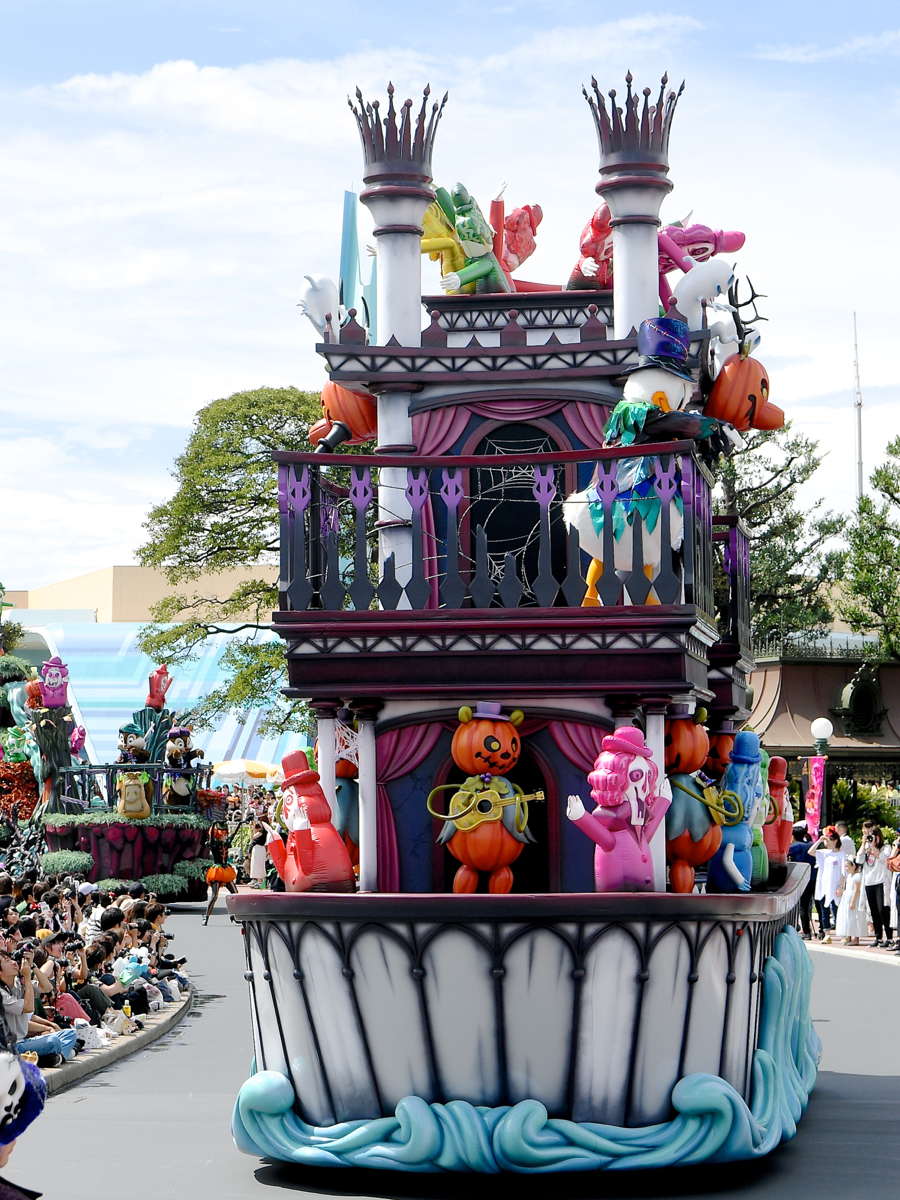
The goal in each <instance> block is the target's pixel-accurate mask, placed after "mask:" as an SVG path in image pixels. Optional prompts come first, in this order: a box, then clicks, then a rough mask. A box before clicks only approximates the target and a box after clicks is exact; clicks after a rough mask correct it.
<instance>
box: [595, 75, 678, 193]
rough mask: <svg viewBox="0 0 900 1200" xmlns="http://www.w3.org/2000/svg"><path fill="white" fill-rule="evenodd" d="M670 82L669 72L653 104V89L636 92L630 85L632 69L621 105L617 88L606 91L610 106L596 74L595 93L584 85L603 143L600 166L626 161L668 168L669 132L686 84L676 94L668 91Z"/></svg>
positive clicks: (598, 134)
mask: <svg viewBox="0 0 900 1200" xmlns="http://www.w3.org/2000/svg"><path fill="white" fill-rule="evenodd" d="M668 82H669V76H668V73H666V74H664V75H663V77H662V81H661V85H660V90H659V98H658V99H657V102H656V104H651V103H650V102H649V101H650V96H651V89H650V88H644V89H643V90H642V91H641V92H640V93H639V92H637V91H633V90H632V86H631V85H632V84H633V83H634V76H633V75H632V73H631V71H627V72H626V74H625V84H626V87H627V95H626V97H625V98H624V101H623V104H622V105H621V107H620V106H618V105H617V104H616V95H617V92H616V89H615V88H610V89H609V92H608V93H607V95H608V96H609V100H610V104H609V106H608V107H607V103H606V100H605V98H604V96H603V94H602V92H601V91H600V87H599V85H598V83H597V80H596V79H595V78H594V76H593V75H592V76H591V88H592V89H593V93H594V94H593V95H591V94H590V93H589V92H588V90H587V88H585V87H584V86H582V89H581V91H582V94H583V95H584V98H585V100H587V102H588V104H589V105H590V109H591V115H592V116H593V118H594V125H595V127H596V130H597V138H598V141H599V143H600V166H601V169H602V168H603V167H604V166H614V165H616V164H617V163H620V162H625V161H631V162H633V163H639V162H643V163H647V164H651V163H652V164H654V165H655V166H657V167H662V168H663V169H664V170H666V171H667V170H668V169H669V134H670V132H671V128H672V118H673V116H674V113H675V106H676V104H677V103H678V98H679V97H680V96H681V93H682V92H683V91H684V84H683V83H682V85H681V87H680V88H679V90H678V92H677V93H676V92H672V91H670V92H668V93H666V85H667V83H668ZM641 96H643V104H641ZM612 156H615V157H614V158H613V157H612Z"/></svg>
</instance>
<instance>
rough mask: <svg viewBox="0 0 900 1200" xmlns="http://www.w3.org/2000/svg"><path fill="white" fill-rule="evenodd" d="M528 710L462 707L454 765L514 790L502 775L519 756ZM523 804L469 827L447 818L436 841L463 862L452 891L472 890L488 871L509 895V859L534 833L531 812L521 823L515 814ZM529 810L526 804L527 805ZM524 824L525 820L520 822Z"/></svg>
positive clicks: (498, 889)
mask: <svg viewBox="0 0 900 1200" xmlns="http://www.w3.org/2000/svg"><path fill="white" fill-rule="evenodd" d="M524 719H525V716H524V713H522V712H520V711H519V710H516V711H515V712H513V713H512V714H511V715H510V716H509V718H506V717H504V716H503V715H502V711H501V708H500V705H499V704H487V703H484V702H480V703H479V704H478V705H477V707H476V709H475V712H474V713H473V712H472V710H471V708H468V707H463V708H461V709H460V710H459V720H460V726H459V728H458V729H457V730H456V733H454V735H453V742H452V744H451V746H450V753H451V754H452V755H453V761H454V762H455V763H456V765H457V766H458V767H459V768H460V769H461V770H463V771H465V772H466V774H467V775H469V776H480V777H481V780H482V782H484V783H485V785H488V784H489V785H490V787H492V788H494V789H496V790H498V791H500V792H502V793H503V794H504V795H506V794H507V792H509V793H510V794H512V792H513V790H514V788H513V785H512V784H511V783H510V782H509V781H508V780H506V779H504V778H503V773H504V772H505V771H509V770H512V768H513V767H514V766H515V765H516V763H517V762H518V761H519V754H520V753H521V750H522V739H521V738H520V737H519V734H518V733H517V726H518V725H521V723H522V721H524ZM519 812H520V808H519V805H518V804H516V805H512V804H509V805H506V806H504V807H503V808H502V816H501V818H500V819H499V820H486V821H484V822H482V823H480V824H478V825H476V826H474V827H473V828H471V829H459V828H457V827H456V825H455V824H454V822H453V821H446V822H445V824H444V828H443V830H442V831H441V835H440V837H439V838H438V842H439V843H441V844H444V845H446V846H447V849H448V850H449V851H450V853H451V854H452V855H453V857H454V858H456V859H458V860H459V861H460V862H461V863H462V866H461V867H460V868H459V870H458V871H457V872H456V875H455V876H454V878H453V890H454V892H474V891H475V889H476V888H477V887H478V872H479V871H486V872H488V874H489V875H490V878H489V880H488V891H490V892H491V893H493V894H499V895H505V894H506V893H507V892H509V891H510V890H511V888H512V885H513V873H512V870H511V866H510V864H511V863H514V862H515V861H516V859H517V858H518V857H519V855H520V854H521V853H522V851H523V849H524V848H525V844H526V843H527V842H533V841H534V838H533V837H532V835H531V834H530V833H529V831H528V823H527V817H526V820H525V823H524V825H522V828H519V827H518V824H517V820H516V815H517V813H519ZM526 812H527V809H526ZM519 824H521V822H519Z"/></svg>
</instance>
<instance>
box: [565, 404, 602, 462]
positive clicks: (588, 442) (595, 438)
mask: <svg viewBox="0 0 900 1200" xmlns="http://www.w3.org/2000/svg"><path fill="white" fill-rule="evenodd" d="M563 416H564V417H565V418H566V420H567V421H568V423H569V428H570V429H571V430H572V432H573V433H574V434H575V436H576V437H577V438H578V440H579V441H581V442H584V444H585V446H587V447H588V449H590V450H599V449H600V448H601V446H602V445H603V426H604V425H605V424H606V418H607V417H608V416H609V408H608V407H607V406H605V405H603V404H590V403H588V401H586V400H576V401H575V403H574V404H567V405H566V408H565V412H564V413H563Z"/></svg>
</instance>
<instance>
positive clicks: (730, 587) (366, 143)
mask: <svg viewBox="0 0 900 1200" xmlns="http://www.w3.org/2000/svg"><path fill="white" fill-rule="evenodd" d="M666 82H667V81H666V79H665V78H664V79H663V85H662V88H661V89H660V92H659V96H658V99H657V100H656V101H655V103H654V102H653V99H652V97H651V93H650V89H645V90H644V91H643V93H642V94H641V93H638V92H636V91H634V90H633V89H632V80H631V76H630V75H629V76H628V77H627V80H626V87H627V91H626V94H625V95H624V96H621V97H620V98H617V97H616V93H615V91H610V92H609V98H608V99H607V97H605V96H604V95H602V93H601V92H600V90H599V88H598V87H597V85H596V83H594V84H593V85H592V90H591V92H587V91H585V93H584V94H585V98H586V99H587V101H588V104H589V111H590V112H591V114H592V117H593V121H594V124H595V128H596V131H597V135H598V139H599V143H600V181H599V183H598V185H597V192H598V193H599V195H600V198H601V204H600V206H599V208H597V209H596V211H595V212H594V214H593V216H591V218H590V220H589V221H588V222H587V224H586V226H585V228H584V231H583V232H582V234H581V240H580V243H577V242H576V239H575V237H574V236H573V258H577V262H576V265H575V267H574V268H573V269H572V271H571V274H570V276H569V278H568V283H567V285H563V284H560V285H554V284H552V283H551V284H539V283H527V284H520V282H519V280H518V276H517V275H516V274H515V272H516V271H517V270H518V268H519V266H520V264H521V262H522V261H524V259H525V258H527V256H528V253H529V252H530V249H531V248H533V244H534V237H535V234H536V232H537V227H538V224H539V223H540V220H541V217H542V216H543V214H542V213H541V210H540V208H539V206H537V205H533V204H531V205H527V206H523V208H521V209H516V210H514V211H513V212H511V213H510V214H509V216H508V217H507V216H506V214H505V211H504V210H503V209H502V207H495V205H497V206H500V198H499V197H495V199H494V203H492V205H491V208H490V215H491V220H490V222H488V220H486V219H485V217H484V215H483V213H482V210H481V208H480V206H479V204H478V201H477V199H475V198H473V196H472V195H471V193H470V192H469V190H468V189H467V188H466V187H465V186H464V185H463V184H456V185H455V186H450V185H449V183H448V186H447V187H443V188H441V187H435V186H433V173H432V155H433V148H434V143H435V138H436V134H437V129H438V124H439V122H440V120H441V118H442V114H443V112H444V102H446V97H445V98H444V102H441V103H439V104H434V105H433V106H431V107H429V106H430V103H431V102H430V100H429V96H428V91H427V89H426V94H425V98H424V101H423V103H422V106H421V110H420V111H419V113H418V116H417V115H416V113H415V111H414V109H413V106H412V102H411V101H406V102H405V103H404V104H402V105H400V106H399V107H398V106H396V105H395V101H394V92H393V88H392V87H389V89H388V91H389V98H388V102H387V105H386V108H385V107H382V106H380V105H379V103H378V102H377V101H373V102H372V103H371V104H369V103H366V102H365V101H364V100H363V97H362V96H361V95H360V93H359V92H357V94H356V102H355V103H354V102H352V101H351V109H352V111H353V116H354V118H355V120H356V122H357V125H358V128H359V132H360V136H361V141H362V146H363V155H364V172H363V177H364V181H365V190H364V191H363V192H362V194H361V196H360V200H361V202H362V203H363V204H364V205H366V206H367V207H368V209H369V210H370V212H371V214H372V217H373V219H374V222H375V231H374V232H375V238H376V242H377V304H373V302H372V297H371V292H370V293H369V296H368V298H367V297H366V295H365V293H364V292H363V293H362V296H363V300H362V301H358V300H357V294H358V292H359V289H358V288H357V287H356V284H358V278H357V279H356V281H355V283H354V282H353V281H351V280H350V279H349V277H344V273H343V271H342V279H341V284H340V287H339V286H337V285H335V284H333V283H331V282H330V281H329V280H327V279H324V278H323V277H313V276H310V277H308V280H309V284H310V286H309V288H308V289H307V291H306V293H305V299H304V305H305V309H306V312H307V315H309V316H310V319H311V320H312V321H313V323H314V324H315V325H316V326H317V328H318V329H319V331H320V333H321V334H322V337H323V340H322V341H321V343H320V344H319V345H318V351H319V353H320V354H321V355H322V356H323V357H324V359H325V361H326V364H327V369H328V372H329V382H328V384H327V385H326V387H325V389H324V390H323V420H322V422H321V423H320V424H319V425H318V426H317V427H316V428H315V430H314V431H313V435H312V438H313V443H314V445H315V449H311V451H310V452H309V453H283V454H276V455H275V458H276V460H277V462H278V472H279V488H280V502H281V572H280V583H279V598H280V605H279V611H278V612H276V613H275V614H274V628H275V629H276V630H277V631H278V632H279V633H280V634H281V635H282V636H283V638H284V640H285V649H286V655H287V663H288V671H289V680H290V687H289V689H288V694H289V695H290V696H293V697H297V698H303V699H306V700H307V701H308V702H309V703H310V705H311V707H312V709H313V710H314V712H315V714H316V716H317V719H318V746H317V765H318V772H314V771H310V770H306V769H305V767H304V769H303V770H302V771H296V770H289V769H288V764H286V766H285V776H286V780H285V787H284V800H283V806H282V809H281V812H280V813H279V814H278V820H277V821H276V823H275V824H274V825H273V827H272V828H271V829H270V832H269V839H270V840H269V845H270V854H271V857H272V859H273V861H274V862H275V863H276V866H277V867H278V870H279V872H280V873H281V875H282V878H283V879H284V881H285V887H286V891H285V892H283V893H279V894H276V893H268V892H257V893H255V894H253V893H251V894H242V895H238V896H230V897H229V898H228V908H229V911H230V913H231V914H232V916H233V917H234V918H235V919H236V920H237V921H238V922H240V923H241V925H242V927H243V933H244V939H245V948H246V958H247V974H246V978H247V980H248V984H249V995H250V1007H251V1014H252V1023H253V1035H254V1044H255V1062H254V1067H253V1073H252V1075H251V1077H250V1078H249V1079H248V1081H247V1082H246V1084H245V1085H244V1086H243V1088H242V1089H241V1091H240V1094H239V1097H238V1099H237V1103H236V1106H235V1111H234V1117H233V1133H234V1138H235V1142H236V1145H237V1146H238V1148H239V1149H241V1150H243V1151H245V1152H246V1153H249V1154H253V1155H257V1156H262V1157H265V1158H270V1159H277V1160H283V1161H286V1162H292V1163H296V1164H300V1165H306V1166H335V1167H341V1166H342V1167H370V1168H371V1167H377V1168H385V1169H389V1170H401V1171H419V1172H438V1171H476V1172H483V1173H497V1172H501V1171H508V1172H514V1173H526V1174H527V1173H532V1172H550V1171H584V1170H595V1169H610V1170H622V1169H637V1168H643V1167H665V1166H671V1165H674V1164H697V1163H702V1162H726V1161H735V1160H740V1159H749V1158H754V1157H757V1156H760V1155H765V1154H767V1153H769V1152H770V1151H771V1150H773V1149H774V1148H775V1147H776V1146H777V1145H778V1144H779V1143H780V1142H781V1141H782V1140H784V1139H788V1138H791V1137H792V1136H793V1135H794V1134H795V1132H796V1128H797V1122H798V1121H799V1120H800V1118H801V1116H802V1114H803V1112H804V1110H805V1107H806V1104H807V1100H808V1096H809V1092H810V1090H811V1088H812V1087H813V1084H814V1082H815V1078H816V1070H817V1063H818V1055H819V1043H818V1039H817V1038H816V1035H815V1033H814V1032H813V1031H812V1027H811V1025H810V1021H809V990H810V978H811V974H812V968H811V964H810V960H809V956H808V954H807V952H806V949H805V947H804V946H803V944H802V943H801V941H800V940H799V938H798V936H797V934H796V932H795V930H794V925H795V917H796V913H797V908H798V904H799V899H800V895H801V892H802V890H803V887H804V884H805V881H806V871H807V869H806V868H805V867H802V866H797V865H793V864H788V863H787V862H786V860H785V859H784V854H783V849H784V847H783V846H782V841H783V826H784V823H785V821H786V820H789V811H790V806H789V803H788V804H787V810H786V809H785V802H784V788H783V782H784V771H783V763H781V764H780V766H779V763H778V762H776V760H772V762H771V763H770V762H768V761H767V757H768V756H767V755H766V754H765V751H764V750H763V749H762V748H761V747H760V744H759V739H758V738H757V737H756V736H755V734H754V733H753V732H752V731H749V730H744V729H742V726H743V724H744V722H745V720H746V718H747V714H748V708H747V677H748V672H749V671H750V669H751V668H752V665H753V660H752V653H751V644H750V608H749V599H750V590H749V588H750V580H749V556H748V544H747V535H746V531H745V530H744V528H743V527H742V526H741V524H740V522H739V520H738V519H737V518H734V517H717V516H714V515H713V506H712V489H713V486H714V474H713V472H714V470H715V468H716V465H717V463H718V462H719V460H720V458H721V455H723V454H727V453H729V452H730V451H731V449H732V448H733V447H734V446H735V444H737V443H739V434H740V431H741V430H743V431H746V430H747V429H749V428H764V429H769V428H777V427H778V426H779V425H780V424H781V422H782V420H783V415H782V414H781V413H780V410H778V409H777V408H776V407H775V406H774V405H773V404H772V403H771V402H770V400H769V381H768V375H767V372H766V371H765V369H764V367H763V366H762V364H761V363H760V362H759V361H758V360H757V359H755V358H754V357H753V351H754V350H755V348H756V344H757V342H758V340H759V339H758V335H757V334H756V333H755V331H754V328H753V321H752V320H751V319H750V318H751V317H752V316H753V314H755V303H754V302H755V299H756V294H755V293H754V292H753V291H752V289H751V290H750V301H749V302H748V301H746V300H745V301H742V300H741V299H740V293H739V290H738V287H737V283H736V280H735V277H734V267H733V265H732V263H731V260H730V259H729V258H726V257H725V256H726V255H729V254H731V253H732V252H733V251H735V250H737V249H739V247H740V246H741V245H742V244H743V241H744V235H743V234H742V233H736V232H723V231H722V230H716V229H713V228H710V227H707V226H701V225H693V226H686V225H679V226H675V225H673V226H667V227H665V228H662V229H661V227H660V220H659V213H660V205H661V202H662V200H663V198H664V197H665V196H666V195H667V193H668V192H669V191H670V190H671V188H672V186H673V185H672V183H671V182H670V180H669V178H668V170H669V158H668V149H669V137H670V132H671V128H672V122H673V117H674V113H675V109H676V104H677V102H678V97H679V96H680V93H678V95H676V94H675V93H674V92H672V91H668V92H667V90H666ZM445 169H446V168H445ZM529 199H531V198H529ZM586 207H588V206H587V205H586ZM423 254H428V255H431V256H432V257H433V258H434V259H435V261H437V260H438V259H440V263H441V273H442V279H441V286H442V294H440V295H433V296H426V297H425V298H424V299H422V298H421V295H420V293H421V266H420V263H421V257H422V255H423ZM673 272H676V273H677V277H676V276H675V275H673V276H672V279H671V280H670V279H669V278H668V277H669V276H670V275H672V273H673ZM745 295H746V292H745ZM363 301H364V303H363ZM354 302H357V303H358V304H359V307H354ZM420 305H424V313H423V310H422V307H421V306H420ZM376 330H377V333H376ZM373 437H377V444H376V446H375V447H374V453H372V454H367V455H348V454H345V453H340V452H339V451H340V447H341V445H342V443H348V442H349V443H350V444H353V443H357V444H362V443H364V442H366V441H371V440H372V439H373ZM376 540H377V547H378V558H377V570H376V569H375V568H374V566H373V563H372V562H371V561H370V546H371V545H372V544H373V542H375V541H376ZM773 764H774V770H773ZM301 765H302V764H301ZM348 767H349V769H348ZM770 780H772V781H773V782H777V784H778V786H775V787H774V788H771V789H770V786H769V781H770ZM325 805H327V808H326V807H325ZM329 809H330V813H329V811H328V810H329ZM770 852H771V853H772V855H773V864H772V869H771V870H770V867H769V863H768V857H767V856H768V853H770ZM356 856H358V873H359V875H358V890H354V881H353V876H352V875H351V874H349V872H348V867H349V865H350V863H351V862H352V861H354V859H355V858H356Z"/></svg>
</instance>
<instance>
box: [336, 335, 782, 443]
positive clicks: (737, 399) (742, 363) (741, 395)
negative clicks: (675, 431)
mask: <svg viewBox="0 0 900 1200" xmlns="http://www.w3.org/2000/svg"><path fill="white" fill-rule="evenodd" d="M323 395H324V393H323ZM703 411H704V413H705V414H706V416H708V417H718V418H719V420H720V421H730V422H731V424H732V425H733V426H734V427H735V429H737V430H739V431H740V432H741V433H745V432H746V431H747V430H748V429H781V427H782V425H784V413H783V412H782V411H781V409H780V408H778V407H777V406H776V405H774V404H770V403H769V373H768V371H767V370H766V368H765V367H764V366H763V365H762V363H761V362H757V360H756V359H755V358H750V357H749V356H748V357H746V358H745V357H743V356H742V355H740V354H732V355H730V356H729V357H728V358H726V359H725V362H724V363H723V364H722V369H721V371H720V372H719V374H718V375H717V376H716V382H715V383H714V384H713V386H712V391H711V392H710V394H709V399H708V400H707V402H706V407H705V408H704V410H703Z"/></svg>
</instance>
